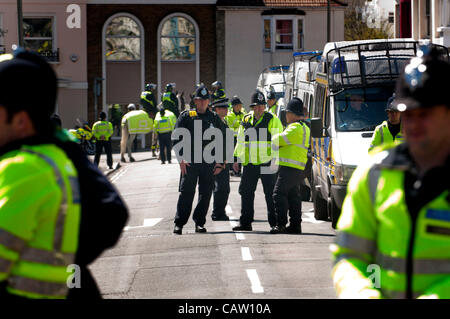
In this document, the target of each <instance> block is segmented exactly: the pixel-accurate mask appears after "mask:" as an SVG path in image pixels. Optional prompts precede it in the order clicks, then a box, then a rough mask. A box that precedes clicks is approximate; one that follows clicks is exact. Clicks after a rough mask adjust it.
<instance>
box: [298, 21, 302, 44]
mask: <svg viewBox="0 0 450 319" xmlns="http://www.w3.org/2000/svg"><path fill="white" fill-rule="evenodd" d="M297 36H298V39H297V43H298V48H299V49H303V20H298V33H297Z"/></svg>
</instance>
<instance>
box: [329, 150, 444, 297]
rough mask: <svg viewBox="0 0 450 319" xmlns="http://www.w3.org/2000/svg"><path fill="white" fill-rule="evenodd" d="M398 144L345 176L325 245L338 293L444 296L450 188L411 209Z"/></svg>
mask: <svg viewBox="0 0 450 319" xmlns="http://www.w3.org/2000/svg"><path fill="white" fill-rule="evenodd" d="M402 147H405V149H406V145H405V144H402V145H399V146H397V147H395V148H393V149H391V150H389V151H387V150H382V151H381V152H379V153H376V154H373V155H372V156H371V160H370V162H369V163H364V164H363V165H361V166H359V167H358V168H357V169H356V170H355V172H354V173H353V175H352V177H351V179H350V182H349V185H348V191H347V196H346V198H345V200H344V203H343V207H342V214H341V217H340V219H339V221H338V224H337V229H338V233H337V238H336V244H334V245H332V246H331V251H332V254H333V258H334V263H335V266H334V268H333V272H332V276H333V281H334V284H335V287H336V290H337V294H338V296H339V297H342V298H405V297H407V296H408V295H409V296H410V297H413V298H417V297H421V298H425V297H435V298H450V236H449V234H450V202H449V196H450V191H449V189H445V188H442V189H444V191H442V192H440V193H438V194H435V195H434V196H433V198H430V201H429V202H427V203H426V204H424V206H423V207H421V208H420V207H417V210H418V211H417V216H415V214H411V212H410V211H409V210H408V205H407V203H406V197H405V190H404V185H405V176H406V175H407V174H411V173H409V172H410V170H412V166H413V164H412V160H406V161H405V160H404V159H405V158H407V157H406V156H405V155H402V154H406V152H403V153H399V152H398V150H401V149H402ZM397 154H400V155H401V156H399V155H397ZM408 176H409V175H408ZM419 182H420V181H419ZM416 183H417V182H416ZM415 185H416V184H414V187H416V186H415ZM417 187H420V186H419V185H418V186H417Z"/></svg>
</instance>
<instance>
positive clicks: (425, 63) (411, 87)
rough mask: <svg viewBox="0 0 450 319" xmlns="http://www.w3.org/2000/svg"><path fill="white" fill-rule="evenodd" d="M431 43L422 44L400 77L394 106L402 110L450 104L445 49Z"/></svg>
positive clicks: (447, 57)
mask: <svg viewBox="0 0 450 319" xmlns="http://www.w3.org/2000/svg"><path fill="white" fill-rule="evenodd" d="M443 49H444V48H442V47H436V46H433V45H426V46H422V47H421V48H420V50H418V52H417V57H415V58H413V59H411V61H410V63H409V64H408V65H407V66H406V67H405V71H404V73H403V74H402V75H401V76H400V77H399V79H398V81H397V86H396V99H395V102H394V103H393V106H394V108H395V109H396V110H398V111H400V112H403V111H406V110H411V109H416V108H429V107H433V106H436V105H446V106H447V107H450V94H448V78H447V77H448V74H450V63H449V56H448V51H445V50H443Z"/></svg>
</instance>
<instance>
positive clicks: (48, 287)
mask: <svg viewBox="0 0 450 319" xmlns="http://www.w3.org/2000/svg"><path fill="white" fill-rule="evenodd" d="M8 283H9V287H11V288H12V289H16V290H21V291H26V292H31V293H35V294H40V295H46V296H52V297H64V296H66V295H67V291H68V289H69V288H68V287H67V284H66V283H63V284H62V283H55V282H48V281H41V280H36V279H31V278H25V277H19V276H13V277H11V278H10V279H8Z"/></svg>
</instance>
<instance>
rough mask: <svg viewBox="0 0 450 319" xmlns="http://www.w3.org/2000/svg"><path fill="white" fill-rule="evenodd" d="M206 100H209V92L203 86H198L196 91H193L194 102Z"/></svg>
mask: <svg viewBox="0 0 450 319" xmlns="http://www.w3.org/2000/svg"><path fill="white" fill-rule="evenodd" d="M198 99H200V100H207V99H209V92H208V90H207V89H206V87H205V86H199V87H198V88H197V89H196V90H195V97H194V100H198Z"/></svg>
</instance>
